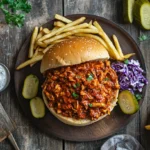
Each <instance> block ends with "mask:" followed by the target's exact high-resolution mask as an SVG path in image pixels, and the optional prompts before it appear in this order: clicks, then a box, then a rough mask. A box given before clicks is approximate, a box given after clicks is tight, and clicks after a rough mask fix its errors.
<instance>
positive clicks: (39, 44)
mask: <svg viewBox="0 0 150 150" xmlns="http://www.w3.org/2000/svg"><path fill="white" fill-rule="evenodd" d="M36 44H37V45H38V46H40V47H44V48H45V47H47V44H46V43H44V42H39V41H37V42H36Z"/></svg>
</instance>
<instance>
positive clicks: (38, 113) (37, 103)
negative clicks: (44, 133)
mask: <svg viewBox="0 0 150 150" xmlns="http://www.w3.org/2000/svg"><path fill="white" fill-rule="evenodd" d="M30 109H31V113H32V115H33V117H35V118H43V117H44V116H45V105H44V102H43V100H42V99H41V98H40V97H35V98H33V99H31V100H30Z"/></svg>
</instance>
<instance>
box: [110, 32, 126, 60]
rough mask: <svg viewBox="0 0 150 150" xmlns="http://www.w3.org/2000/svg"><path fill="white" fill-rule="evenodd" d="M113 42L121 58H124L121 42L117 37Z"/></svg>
mask: <svg viewBox="0 0 150 150" xmlns="http://www.w3.org/2000/svg"><path fill="white" fill-rule="evenodd" d="M113 40H114V43H115V46H116V49H117V51H118V53H119V55H120V57H122V58H123V57H124V56H123V53H122V49H121V47H120V44H119V41H118V38H117V37H116V35H113Z"/></svg>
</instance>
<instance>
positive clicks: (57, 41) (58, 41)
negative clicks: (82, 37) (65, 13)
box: [51, 38, 66, 45]
mask: <svg viewBox="0 0 150 150" xmlns="http://www.w3.org/2000/svg"><path fill="white" fill-rule="evenodd" d="M65 40H66V39H65V38H64V39H60V40H56V41H54V42H52V43H51V44H52V45H54V44H56V43H60V42H62V41H65Z"/></svg>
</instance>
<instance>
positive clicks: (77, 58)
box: [40, 37, 119, 126]
mask: <svg viewBox="0 0 150 150" xmlns="http://www.w3.org/2000/svg"><path fill="white" fill-rule="evenodd" d="M107 59H109V54H108V52H107V50H106V49H105V48H104V47H103V46H102V45H101V44H100V43H99V42H98V41H96V40H95V39H93V38H89V37H76V38H72V39H68V40H65V41H63V42H60V43H58V44H56V45H54V46H53V47H52V48H51V49H50V50H49V51H48V52H47V53H45V55H44V57H43V60H42V63H41V70H40V71H41V73H44V72H45V71H47V70H49V69H53V68H57V67H63V66H70V65H76V64H81V63H84V62H88V61H93V60H107ZM117 82H118V81H117ZM118 92H119V90H116V93H115V98H114V99H113V100H112V102H111V104H110V105H109V109H110V111H112V110H113V108H114V107H115V105H116V102H117V97H118ZM42 95H43V100H44V102H45V104H46V106H47V108H48V109H49V111H50V112H51V113H52V114H53V115H54V116H55V117H56V118H58V119H59V120H60V121H62V122H63V123H65V124H68V125H72V126H85V125H89V124H92V123H94V122H97V121H99V120H101V119H103V118H104V117H106V116H107V114H105V115H103V116H100V117H99V118H98V119H97V120H94V121H92V120H90V119H75V118H71V117H65V116H63V115H61V114H58V113H57V112H56V111H55V110H54V108H52V107H49V105H48V99H47V97H46V96H45V94H44V92H42Z"/></svg>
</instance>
